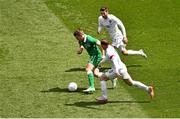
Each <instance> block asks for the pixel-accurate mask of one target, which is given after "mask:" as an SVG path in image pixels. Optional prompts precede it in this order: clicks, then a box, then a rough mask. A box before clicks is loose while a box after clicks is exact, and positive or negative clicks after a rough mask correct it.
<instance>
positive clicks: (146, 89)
mask: <svg viewBox="0 0 180 119" xmlns="http://www.w3.org/2000/svg"><path fill="white" fill-rule="evenodd" d="M132 83H133V86H136V87H138V88H141V89H143V90H145V91H147V92H148V91H149V87H148V86H146V85H145V84H143V83H141V82H139V81H133V80H132Z"/></svg>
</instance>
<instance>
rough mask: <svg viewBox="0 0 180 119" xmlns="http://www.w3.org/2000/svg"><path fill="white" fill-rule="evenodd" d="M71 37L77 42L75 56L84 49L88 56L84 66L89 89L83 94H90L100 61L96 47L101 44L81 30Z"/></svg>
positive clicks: (92, 90)
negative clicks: (77, 46) (77, 47)
mask: <svg viewBox="0 0 180 119" xmlns="http://www.w3.org/2000/svg"><path fill="white" fill-rule="evenodd" d="M73 35H74V37H75V38H76V39H77V40H78V42H79V49H78V51H77V54H81V53H82V52H83V49H84V48H85V49H86V51H87V52H88V54H89V56H90V57H89V61H88V63H87V65H86V72H87V76H88V81H89V88H87V89H86V90H83V92H85V93H92V92H94V91H95V87H94V74H95V75H96V67H97V66H98V64H99V63H100V61H101V60H102V54H101V50H100V49H99V47H98V46H101V43H100V41H99V40H98V39H96V38H93V37H92V36H90V35H86V34H85V33H84V32H83V30H81V29H77V30H75V31H74V34H73ZM93 72H94V73H93Z"/></svg>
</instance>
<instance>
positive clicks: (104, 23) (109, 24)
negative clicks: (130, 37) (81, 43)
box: [98, 14, 126, 39]
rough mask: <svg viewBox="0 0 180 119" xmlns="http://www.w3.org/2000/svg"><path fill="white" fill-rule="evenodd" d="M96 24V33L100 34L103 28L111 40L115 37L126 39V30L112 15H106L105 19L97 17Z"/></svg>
mask: <svg viewBox="0 0 180 119" xmlns="http://www.w3.org/2000/svg"><path fill="white" fill-rule="evenodd" d="M98 24H99V26H98V32H101V30H102V28H103V27H105V28H106V29H107V30H108V32H109V34H110V36H111V37H112V39H114V38H116V37H117V36H121V37H126V30H125V27H124V25H123V23H122V22H121V20H120V19H118V18H117V17H115V16H114V15H112V14H108V16H107V19H104V18H103V17H102V16H99V18H98Z"/></svg>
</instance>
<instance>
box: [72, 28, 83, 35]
mask: <svg viewBox="0 0 180 119" xmlns="http://www.w3.org/2000/svg"><path fill="white" fill-rule="evenodd" d="M82 31H83V30H82V29H80V28H78V29H76V30H75V31H74V33H73V35H74V36H80V35H81V33H82Z"/></svg>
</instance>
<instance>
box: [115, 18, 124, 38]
mask: <svg viewBox="0 0 180 119" xmlns="http://www.w3.org/2000/svg"><path fill="white" fill-rule="evenodd" d="M112 18H113V20H114V21H115V22H116V23H117V26H118V28H119V29H120V30H121V32H122V34H123V36H124V37H126V29H125V26H124V24H123V23H122V21H121V20H120V19H119V18H117V17H116V16H114V15H112Z"/></svg>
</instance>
